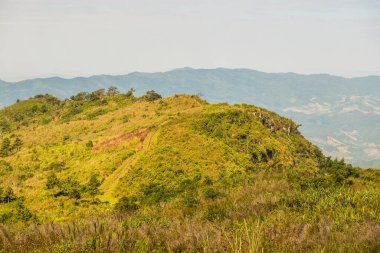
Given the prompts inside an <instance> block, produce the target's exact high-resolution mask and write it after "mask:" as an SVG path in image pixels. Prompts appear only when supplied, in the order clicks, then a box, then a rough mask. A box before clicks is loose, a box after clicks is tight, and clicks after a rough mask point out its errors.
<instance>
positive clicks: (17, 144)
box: [12, 137, 23, 151]
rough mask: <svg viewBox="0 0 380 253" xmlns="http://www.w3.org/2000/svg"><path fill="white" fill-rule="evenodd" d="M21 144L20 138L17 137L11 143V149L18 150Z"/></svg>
mask: <svg viewBox="0 0 380 253" xmlns="http://www.w3.org/2000/svg"><path fill="white" fill-rule="evenodd" d="M22 144H23V142H22V140H21V139H20V138H19V137H17V138H16V139H15V141H14V143H13V145H12V150H16V151H20V149H21V147H22Z"/></svg>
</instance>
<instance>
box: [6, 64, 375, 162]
mask: <svg viewBox="0 0 380 253" xmlns="http://www.w3.org/2000/svg"><path fill="white" fill-rule="evenodd" d="M109 86H117V87H118V88H119V89H120V90H121V91H127V90H129V89H130V88H135V89H136V92H137V94H138V95H139V94H142V93H144V92H146V91H147V90H155V91H157V92H159V93H161V94H162V95H164V96H169V95H172V94H175V93H187V94H202V96H203V97H204V98H205V99H207V100H208V101H210V102H229V103H247V104H254V105H257V106H261V107H265V108H268V109H269V110H272V111H275V112H277V113H279V114H281V115H284V116H286V117H289V118H292V119H294V120H296V121H297V122H299V123H301V124H302V127H301V128H300V130H301V132H302V133H303V135H304V136H306V137H307V138H308V139H309V140H311V141H312V142H313V143H315V144H317V145H318V146H319V147H321V148H322V149H323V150H324V152H325V153H326V154H327V155H331V156H333V157H344V158H345V159H346V160H347V161H349V162H351V163H352V164H354V165H358V166H362V167H378V166H380V77H379V76H368V77H359V78H343V77H338V76H331V75H326V74H317V75H299V74H295V73H264V72H259V71H255V70H250V69H224V68H218V69H192V68H181V69H175V70H172V71H168V72H160V73H141V72H134V73H130V74H127V75H118V76H110V75H99V76H91V77H87V78H86V77H77V78H73V79H63V78H59V77H52V78H37V79H30V80H25V81H20V82H15V83H9V82H4V81H0V106H7V105H10V104H12V103H14V102H15V101H16V100H17V99H26V98H29V97H31V96H34V95H37V94H42V93H50V94H52V95H55V96H57V97H59V98H66V97H70V96H71V95H74V94H76V93H78V92H80V91H92V90H96V89H100V88H107V87H109Z"/></svg>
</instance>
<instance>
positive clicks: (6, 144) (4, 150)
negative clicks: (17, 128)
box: [0, 138, 11, 156]
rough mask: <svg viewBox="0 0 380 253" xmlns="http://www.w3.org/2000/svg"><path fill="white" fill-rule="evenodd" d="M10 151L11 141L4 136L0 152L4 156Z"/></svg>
mask: <svg viewBox="0 0 380 253" xmlns="http://www.w3.org/2000/svg"><path fill="white" fill-rule="evenodd" d="M10 151H11V141H10V140H9V138H4V140H3V142H2V144H1V149H0V154H1V155H2V156H7V155H8V154H9V152H10Z"/></svg>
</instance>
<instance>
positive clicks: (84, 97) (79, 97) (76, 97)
mask: <svg viewBox="0 0 380 253" xmlns="http://www.w3.org/2000/svg"><path fill="white" fill-rule="evenodd" d="M70 99H71V100H74V101H84V100H88V99H89V94H88V92H83V91H82V92H79V93H78V94H76V95H74V96H71V97H70Z"/></svg>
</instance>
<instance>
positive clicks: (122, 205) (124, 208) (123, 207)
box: [114, 197, 139, 212]
mask: <svg viewBox="0 0 380 253" xmlns="http://www.w3.org/2000/svg"><path fill="white" fill-rule="evenodd" d="M138 208H139V205H138V202H137V198H136V197H122V198H120V199H119V201H118V202H117V203H116V204H115V207H114V209H115V210H116V211H118V212H129V211H135V210H137V209H138Z"/></svg>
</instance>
